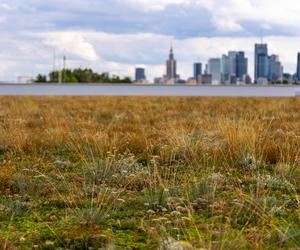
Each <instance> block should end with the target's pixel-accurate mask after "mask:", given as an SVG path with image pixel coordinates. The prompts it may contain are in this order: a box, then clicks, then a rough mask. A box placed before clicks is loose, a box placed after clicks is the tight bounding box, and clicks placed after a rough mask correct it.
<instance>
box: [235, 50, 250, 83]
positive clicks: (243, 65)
mask: <svg viewBox="0 0 300 250" xmlns="http://www.w3.org/2000/svg"><path fill="white" fill-rule="evenodd" d="M247 74H248V59H247V58H246V57H245V52H243V51H239V52H237V55H236V77H237V79H238V80H239V81H242V80H243V78H244V76H245V75H247Z"/></svg>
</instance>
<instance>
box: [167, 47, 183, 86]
mask: <svg viewBox="0 0 300 250" xmlns="http://www.w3.org/2000/svg"><path fill="white" fill-rule="evenodd" d="M166 66H167V72H166V75H165V77H164V78H165V82H166V83H170V84H174V83H176V81H177V80H178V79H179V75H177V62H176V60H175V57H174V52H173V48H172V47H171V49H170V54H169V59H168V60H167V62H166Z"/></svg>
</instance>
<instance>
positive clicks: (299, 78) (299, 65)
mask: <svg viewBox="0 0 300 250" xmlns="http://www.w3.org/2000/svg"><path fill="white" fill-rule="evenodd" d="M297 81H300V53H298V59H297Z"/></svg>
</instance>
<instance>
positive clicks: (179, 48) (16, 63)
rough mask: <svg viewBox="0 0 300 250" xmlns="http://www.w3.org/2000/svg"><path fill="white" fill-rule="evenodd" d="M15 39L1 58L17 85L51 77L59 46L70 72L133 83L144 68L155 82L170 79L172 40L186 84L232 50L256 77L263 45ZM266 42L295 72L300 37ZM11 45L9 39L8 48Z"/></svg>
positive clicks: (49, 35)
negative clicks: (198, 66) (257, 49)
mask: <svg viewBox="0 0 300 250" xmlns="http://www.w3.org/2000/svg"><path fill="white" fill-rule="evenodd" d="M28 36H29V35H28ZM11 39H12V40H14V42H13V43H12V46H11V47H9V48H8V49H7V51H6V53H5V54H2V55H0V58H2V61H5V62H9V64H7V67H0V76H1V78H2V79H5V78H6V79H8V78H10V79H12V77H16V76H17V75H18V74H22V75H33V76H34V75H36V74H37V73H44V74H47V73H48V72H49V71H50V70H51V69H52V49H51V47H49V46H57V48H59V49H60V51H59V52H58V53H60V54H58V57H57V58H58V59H59V60H60V62H61V56H62V55H63V52H64V51H67V52H68V53H70V55H73V54H74V55H75V56H73V57H72V56H71V57H70V58H68V62H67V66H68V67H72V68H75V67H83V68H85V67H91V68H93V69H95V70H96V71H98V72H110V73H112V74H118V75H121V76H131V77H133V76H134V74H133V73H134V68H135V67H136V66H139V65H143V66H145V68H146V73H147V76H148V77H149V79H151V80H152V79H153V78H154V77H157V76H162V75H163V74H164V73H165V72H164V71H165V60H166V59H167V56H168V53H169V47H170V41H171V40H173V43H174V49H175V57H176V59H177V61H178V73H180V74H181V75H182V77H183V78H188V77H190V76H191V75H192V73H193V72H192V70H193V62H195V61H197V60H198V58H199V59H200V60H201V62H203V64H205V63H206V62H207V60H208V59H209V58H210V57H220V56H221V55H222V54H224V53H227V52H228V51H229V50H244V51H245V52H246V56H247V57H248V58H249V73H250V74H251V75H253V61H254V60H253V58H254V43H256V42H258V39H257V38H256V37H213V38H204V37H198V38H187V39H181V40H178V39H174V38H173V37H171V36H163V35H160V36H157V35H156V34H150V33H146V34H143V33H140V34H129V35H126V34H123V35H122V34H118V35H117V34H108V33H103V32H93V31H66V32H63V31H62V32H44V33H38V34H31V39H32V40H34V42H32V41H31V39H28V41H27V42H26V41H23V40H22V39H21V38H16V37H12V38H11ZM18 39H20V40H18ZM265 39H266V42H267V43H268V44H269V53H270V54H273V53H274V54H279V56H280V59H281V60H282V62H283V64H284V66H285V69H286V71H287V72H291V73H293V72H295V70H296V56H297V52H298V50H299V44H300V36H299V37H287V36H281V37H275V36H270V37H266V38H265ZM8 41H9V39H7V40H6V41H4V42H5V43H8ZM44 43H45V44H46V45H44ZM0 47H1V41H0ZM96 55H97V56H96ZM58 64H59V63H58V62H57V65H58ZM6 76H9V77H6Z"/></svg>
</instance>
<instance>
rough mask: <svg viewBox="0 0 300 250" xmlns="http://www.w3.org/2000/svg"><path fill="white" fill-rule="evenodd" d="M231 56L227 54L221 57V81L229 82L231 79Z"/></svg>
mask: <svg viewBox="0 0 300 250" xmlns="http://www.w3.org/2000/svg"><path fill="white" fill-rule="evenodd" d="M230 68H231V66H230V58H229V56H227V55H222V59H221V82H222V83H227V82H229V79H230V74H231V70H230Z"/></svg>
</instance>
